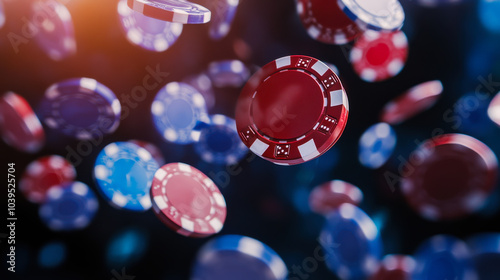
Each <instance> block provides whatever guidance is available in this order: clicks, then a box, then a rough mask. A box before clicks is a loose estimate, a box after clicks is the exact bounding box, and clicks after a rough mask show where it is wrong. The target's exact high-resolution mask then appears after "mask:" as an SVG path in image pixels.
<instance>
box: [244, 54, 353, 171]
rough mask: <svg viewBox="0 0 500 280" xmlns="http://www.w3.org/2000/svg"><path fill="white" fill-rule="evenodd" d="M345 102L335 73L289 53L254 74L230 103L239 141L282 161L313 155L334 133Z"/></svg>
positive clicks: (344, 115) (340, 129) (344, 117)
mask: <svg viewBox="0 0 500 280" xmlns="http://www.w3.org/2000/svg"><path fill="white" fill-rule="evenodd" d="M348 113H349V102H348V99H347V94H346V93H345V91H344V88H343V86H342V83H341V81H340V79H339V77H338V76H337V75H336V74H335V73H334V72H333V71H332V70H331V69H330V68H328V66H326V65H325V64H324V63H323V62H321V61H319V60H317V59H315V58H312V57H308V56H301V55H293V56H287V57H282V58H279V59H276V60H275V61H273V62H271V63H268V64H267V65H265V66H264V67H263V68H262V69H261V70H260V71H258V72H257V73H256V74H254V75H253V76H252V77H251V78H250V79H249V80H248V82H247V84H246V85H245V87H244V88H243V90H242V92H241V95H240V97H239V99H238V103H237V107H236V125H237V129H238V133H239V135H240V138H241V139H242V141H243V143H244V144H245V145H246V146H247V147H249V148H250V150H251V151H252V152H253V153H255V154H256V155H258V156H260V157H262V158H264V159H266V160H269V161H271V162H274V163H276V164H282V165H292V164H299V163H303V162H306V161H309V160H312V159H314V158H317V157H319V156H320V155H322V154H323V153H325V152H326V151H328V150H329V149H330V148H331V147H332V146H333V145H334V144H335V143H336V142H337V141H338V139H339V138H340V136H341V135H342V132H343V131H344V128H345V126H346V123H347V117H348Z"/></svg>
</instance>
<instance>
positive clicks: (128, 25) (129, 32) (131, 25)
mask: <svg viewBox="0 0 500 280" xmlns="http://www.w3.org/2000/svg"><path fill="white" fill-rule="evenodd" d="M118 14H119V15H120V21H121V26H122V28H123V31H124V32H125V35H126V36H127V40H128V41H129V42H131V43H132V44H135V45H137V46H140V47H142V48H144V49H146V50H150V51H156V52H162V51H165V50H167V49H168V48H169V47H170V46H172V45H173V44H174V43H175V42H176V41H177V38H179V36H180V35H181V33H182V26H183V25H182V24H181V23H174V22H168V21H162V20H159V19H154V18H150V17H147V16H145V15H143V14H141V13H139V12H136V11H134V10H132V9H130V8H129V7H128V6H127V0H120V1H119V2H118Z"/></svg>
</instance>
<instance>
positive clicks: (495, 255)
mask: <svg viewBox="0 0 500 280" xmlns="http://www.w3.org/2000/svg"><path fill="white" fill-rule="evenodd" d="M467 245H468V246H469V248H470V251H471V254H472V260H473V263H474V269H475V270H476V273H477V276H478V278H479V279H481V280H496V279H498V276H499V275H500V233H498V232H496V233H480V234H476V235H474V236H472V237H471V238H470V239H468V240H467Z"/></svg>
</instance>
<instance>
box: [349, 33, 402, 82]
mask: <svg viewBox="0 0 500 280" xmlns="http://www.w3.org/2000/svg"><path fill="white" fill-rule="evenodd" d="M407 57H408V40H407V38H406V35H405V34H404V33H403V32H402V31H396V32H392V33H386V32H376V31H366V32H365V33H363V35H362V36H361V37H359V39H358V40H357V41H356V43H355V44H354V47H353V48H352V50H351V54H350V61H351V64H352V66H353V68H354V71H355V72H356V73H357V74H358V75H359V77H360V78H361V79H363V80H364V81H367V82H379V81H383V80H387V79H389V78H392V77H394V76H396V75H397V74H399V72H401V70H402V69H403V67H404V66H405V63H406V59H407Z"/></svg>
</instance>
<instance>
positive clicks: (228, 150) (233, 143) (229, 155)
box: [194, 115, 248, 165]
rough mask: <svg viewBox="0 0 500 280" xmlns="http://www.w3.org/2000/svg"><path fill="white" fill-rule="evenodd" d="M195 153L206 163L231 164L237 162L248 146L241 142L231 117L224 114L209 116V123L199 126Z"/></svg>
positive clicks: (246, 151)
mask: <svg viewBox="0 0 500 280" xmlns="http://www.w3.org/2000/svg"><path fill="white" fill-rule="evenodd" d="M194 145H195V150H196V153H198V155H199V156H200V157H201V158H202V159H203V160H204V161H205V162H208V163H213V164H220V165H231V164H236V163H238V162H239V161H240V160H241V159H242V158H243V157H244V156H245V155H246V154H247V153H248V148H247V147H246V146H245V144H243V143H242V142H241V140H240V139H239V137H238V131H237V130H236V123H235V121H234V120H233V119H231V118H229V117H226V116H224V115H213V116H210V124H209V125H207V126H205V127H203V128H201V130H200V138H199V141H198V142H196V143H195V144H194Z"/></svg>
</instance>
